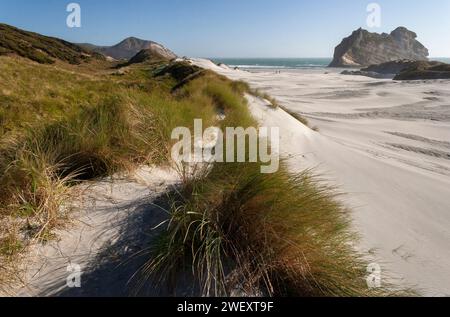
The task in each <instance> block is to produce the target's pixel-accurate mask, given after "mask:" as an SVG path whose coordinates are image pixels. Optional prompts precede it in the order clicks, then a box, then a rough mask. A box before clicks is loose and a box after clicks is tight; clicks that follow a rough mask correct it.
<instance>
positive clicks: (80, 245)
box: [8, 167, 180, 297]
mask: <svg viewBox="0 0 450 317" xmlns="http://www.w3.org/2000/svg"><path fill="white" fill-rule="evenodd" d="M179 182H180V177H179V174H178V173H176V172H175V171H174V170H166V169H161V168H147V167H146V168H144V167H143V168H141V169H139V170H138V171H136V173H135V174H134V175H132V176H128V177H126V178H115V179H114V181H113V180H108V179H105V180H102V181H97V182H93V183H91V184H85V185H81V186H80V188H78V190H79V191H80V195H79V197H78V199H76V207H78V208H77V212H76V214H74V215H72V218H73V219H74V223H73V224H71V225H68V226H67V228H65V229H62V230H58V231H57V232H55V234H56V236H57V240H55V241H51V242H49V243H47V244H44V245H43V244H36V245H34V246H32V247H31V248H30V250H29V252H28V256H27V258H26V261H24V265H25V267H24V268H23V271H24V272H25V274H24V275H25V277H24V281H23V284H24V285H25V286H18V287H17V288H16V289H12V290H11V291H10V292H8V293H10V294H15V295H17V296H69V297H72V296H83V297H85V296H129V295H130V294H131V292H133V291H135V284H134V283H133V281H132V279H131V278H132V277H133V275H134V274H135V273H136V272H137V271H138V270H139V269H140V268H141V266H142V265H143V263H145V261H146V260H148V252H145V249H146V248H147V247H148V245H149V241H151V239H152V238H153V237H154V235H155V233H152V230H151V229H152V228H153V227H155V226H157V225H158V224H159V223H160V222H161V221H162V220H164V219H165V218H166V215H165V214H164V212H163V211H162V210H161V209H160V208H158V207H157V206H155V205H154V203H155V200H156V199H157V198H158V197H159V196H160V195H164V193H166V191H167V190H168V188H170V187H172V186H175V185H176V184H178V183H179ZM69 265H72V267H69ZM77 265H78V266H79V269H80V270H81V272H80V273H81V280H80V282H81V286H82V287H81V288H76V287H74V288H69V287H68V286H67V279H68V277H70V274H71V273H74V272H73V271H68V267H69V269H77V267H76V266H77ZM150 290H151V291H150V292H149V291H148V290H146V292H145V293H143V294H140V295H150V296H157V295H159V294H160V293H161V292H163V290H160V289H158V288H156V287H154V288H153V287H151V288H150ZM162 294H165V293H162ZM166 295H168V294H166Z"/></svg>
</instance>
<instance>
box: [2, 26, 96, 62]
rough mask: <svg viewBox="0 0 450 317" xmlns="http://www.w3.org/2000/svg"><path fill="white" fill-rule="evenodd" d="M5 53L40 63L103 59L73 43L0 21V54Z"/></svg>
mask: <svg viewBox="0 0 450 317" xmlns="http://www.w3.org/2000/svg"><path fill="white" fill-rule="evenodd" d="M7 54H16V55H19V56H22V57H26V58H29V59H31V60H33V61H35V62H38V63H41V64H53V63H54V62H55V61H56V60H60V61H64V62H67V63H70V64H75V65H78V64H81V63H83V62H89V61H91V60H95V59H104V57H103V56H102V55H101V54H98V53H93V52H91V51H88V50H86V49H84V48H81V47H80V46H77V45H75V44H72V43H69V42H66V41H63V40H60V39H57V38H52V37H48V36H43V35H40V34H37V33H33V32H27V31H24V30H20V29H17V28H15V27H12V26H9V25H6V24H1V23H0V55H7Z"/></svg>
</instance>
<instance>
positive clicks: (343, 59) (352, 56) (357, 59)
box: [329, 27, 428, 67]
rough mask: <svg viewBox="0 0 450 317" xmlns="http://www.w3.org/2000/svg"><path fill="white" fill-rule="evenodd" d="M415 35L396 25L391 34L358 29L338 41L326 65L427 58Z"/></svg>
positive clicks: (366, 64) (362, 64) (371, 63)
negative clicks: (330, 60) (329, 62)
mask: <svg viewBox="0 0 450 317" xmlns="http://www.w3.org/2000/svg"><path fill="white" fill-rule="evenodd" d="M416 38H417V34H416V33H414V32H412V31H409V30H408V29H406V28H404V27H399V28H397V29H395V30H394V31H392V32H391V34H387V33H383V34H378V33H371V32H369V31H367V30H363V29H361V28H360V29H358V30H356V31H354V32H353V33H352V35H350V36H349V37H347V38H345V39H344V40H343V41H342V42H341V44H339V45H338V46H337V47H336V49H335V52H334V59H333V61H332V62H331V64H330V65H329V67H364V66H370V65H374V64H381V63H385V62H389V61H394V60H401V59H409V60H428V49H427V48H426V47H425V46H423V45H422V44H421V43H420V42H419V41H417V40H416Z"/></svg>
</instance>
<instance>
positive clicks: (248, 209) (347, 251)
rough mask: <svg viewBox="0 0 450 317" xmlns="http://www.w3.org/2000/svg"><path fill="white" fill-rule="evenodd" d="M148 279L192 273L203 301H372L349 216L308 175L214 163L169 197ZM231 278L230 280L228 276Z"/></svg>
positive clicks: (330, 193) (333, 195) (328, 191)
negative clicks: (262, 297)
mask: <svg viewBox="0 0 450 317" xmlns="http://www.w3.org/2000/svg"><path fill="white" fill-rule="evenodd" d="M170 199H171V200H170V201H171V204H170V205H171V207H170V210H169V211H168V212H169V214H170V219H169V221H168V222H167V223H166V224H165V225H166V226H167V227H166V230H165V232H164V233H163V234H162V235H161V237H160V239H159V240H158V242H157V243H156V244H155V245H154V246H153V254H154V255H155V257H154V258H153V259H152V261H150V262H149V263H148V265H147V266H146V268H145V272H146V273H147V274H156V275H157V276H159V277H160V278H161V277H165V278H167V280H166V281H168V280H171V278H170V277H171V276H175V275H176V274H179V272H180V270H181V269H183V268H190V269H191V270H192V272H193V274H194V276H195V277H196V280H198V282H199V285H198V287H199V288H200V289H201V291H202V294H203V295H205V296H224V295H230V294H231V293H233V292H234V293H236V291H238V292H240V293H241V294H247V295H257V294H266V295H271V296H370V295H386V294H388V293H387V292H386V293H384V292H385V290H378V291H377V290H370V289H369V288H368V287H367V285H366V282H365V275H366V274H367V273H366V271H365V269H366V263H365V262H364V261H363V260H362V258H361V257H360V255H359V254H357V253H356V252H355V251H354V250H353V248H352V244H351V243H352V242H353V241H354V239H355V237H354V235H353V234H352V232H351V231H350V230H349V221H348V216H347V211H346V210H345V208H344V207H342V206H341V205H340V204H339V203H337V200H336V192H335V191H334V189H332V188H329V187H326V186H324V185H321V183H320V182H319V180H318V179H316V178H315V177H314V176H312V175H311V173H310V172H303V173H299V174H296V175H291V174H290V173H288V172H287V171H286V168H285V167H283V168H282V169H281V170H280V171H279V172H277V173H275V174H269V175H267V174H261V173H260V170H259V165H258V164H215V165H214V167H213V168H212V170H211V171H209V172H208V173H207V174H205V175H203V177H199V178H196V179H193V180H191V181H189V182H187V183H186V184H184V186H183V188H182V189H181V190H180V191H178V192H175V193H173V194H172V195H171V197H170ZM230 277H232V278H230Z"/></svg>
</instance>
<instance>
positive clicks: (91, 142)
mask: <svg viewBox="0 0 450 317" xmlns="http://www.w3.org/2000/svg"><path fill="white" fill-rule="evenodd" d="M154 67H159V65H155V66H145V67H136V68H131V69H130V70H129V72H127V73H126V74H125V75H124V76H122V77H120V78H117V77H116V76H113V75H112V74H111V75H108V74H105V73H104V72H103V71H98V72H83V71H80V72H75V73H74V72H73V69H72V68H68V67H67V68H66V67H63V68H60V67H54V66H46V65H38V64H35V63H32V62H29V61H27V60H24V59H19V58H10V57H0V69H1V70H2V71H0V77H1V79H2V80H0V102H1V105H2V107H1V108H0V109H2V111H1V112H0V122H1V123H2V125H1V129H0V137H1V139H0V223H1V224H2V227H0V249H1V250H6V251H4V252H3V251H2V254H3V255H0V266H2V267H3V266H4V267H7V266H8V265H6V264H5V265H3V264H4V263H10V262H11V263H12V262H14V261H9V259H13V258H16V256H18V255H19V254H20V253H21V252H22V251H23V250H24V249H25V248H26V247H27V246H28V244H29V243H30V242H31V241H33V240H39V241H47V240H49V239H51V238H52V237H53V236H52V231H53V229H54V228H57V227H59V226H61V225H64V224H65V223H67V216H68V213H69V211H70V210H68V208H66V207H67V206H66V202H68V201H70V194H71V189H72V187H73V185H75V184H77V183H79V182H80V181H84V180H93V179H95V178H98V177H103V176H107V175H113V174H115V173H119V172H123V171H131V170H133V169H134V168H136V167H137V166H140V165H142V164H156V165H164V164H169V159H170V148H171V143H172V140H171V132H172V129H173V128H175V127H178V126H186V127H191V126H192V125H193V123H194V118H202V119H204V121H205V122H206V123H208V122H212V121H213V120H214V118H215V116H216V111H215V106H214V103H213V100H212V98H211V97H208V96H201V95H198V96H192V97H191V96H186V97H184V98H182V97H180V96H174V95H172V94H171V90H172V88H173V85H175V84H176V82H177V81H176V79H174V78H173V77H170V76H169V77H167V78H154V77H153V73H154ZM6 223H11V224H13V225H14V227H16V228H17V230H15V231H14V232H12V231H11V230H9V229H8V230H6V228H7V227H6V225H5V224H6ZM18 233H20V234H18ZM11 241H17V245H20V246H21V247H20V248H14V247H11V245H15V244H12V243H11ZM10 253H13V254H10ZM5 271H6V269H5ZM3 273H4V274H2V272H0V276H1V275H3V277H5V276H6V275H7V273H5V272H3ZM0 278H1V277H0ZM5 278H6V277H5Z"/></svg>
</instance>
